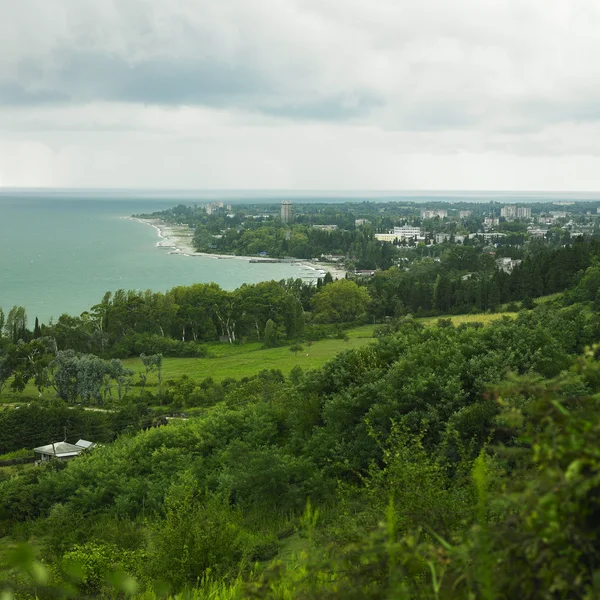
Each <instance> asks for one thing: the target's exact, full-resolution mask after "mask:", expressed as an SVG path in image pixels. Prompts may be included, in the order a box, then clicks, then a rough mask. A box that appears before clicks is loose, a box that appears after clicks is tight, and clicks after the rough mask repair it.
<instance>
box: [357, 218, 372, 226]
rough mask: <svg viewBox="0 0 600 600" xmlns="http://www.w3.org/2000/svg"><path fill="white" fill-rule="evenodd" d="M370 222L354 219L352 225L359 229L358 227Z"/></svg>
mask: <svg viewBox="0 0 600 600" xmlns="http://www.w3.org/2000/svg"><path fill="white" fill-rule="evenodd" d="M370 222H371V221H369V220H368V219H355V220H354V225H355V226H356V227H359V226H360V225H368V224H369V223H370Z"/></svg>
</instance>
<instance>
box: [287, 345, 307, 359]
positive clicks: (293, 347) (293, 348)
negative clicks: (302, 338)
mask: <svg viewBox="0 0 600 600" xmlns="http://www.w3.org/2000/svg"><path fill="white" fill-rule="evenodd" d="M303 350H304V346H302V345H301V344H293V345H291V346H290V352H293V353H294V356H298V352H302V351H303Z"/></svg>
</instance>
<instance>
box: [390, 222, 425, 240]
mask: <svg viewBox="0 0 600 600" xmlns="http://www.w3.org/2000/svg"><path fill="white" fill-rule="evenodd" d="M390 233H393V234H394V235H395V236H396V237H397V238H398V239H405V240H407V239H410V238H419V237H421V228H420V227H410V226H409V225H403V226H402V227H394V230H393V231H390Z"/></svg>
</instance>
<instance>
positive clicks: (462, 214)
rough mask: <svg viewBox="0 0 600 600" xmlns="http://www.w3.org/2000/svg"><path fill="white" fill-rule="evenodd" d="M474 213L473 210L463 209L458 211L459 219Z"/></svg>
mask: <svg viewBox="0 0 600 600" xmlns="http://www.w3.org/2000/svg"><path fill="white" fill-rule="evenodd" d="M472 214H473V211H472V210H461V211H459V213H458V218H459V219H468V218H469V217H470V216H471V215H472Z"/></svg>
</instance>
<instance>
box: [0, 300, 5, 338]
mask: <svg viewBox="0 0 600 600" xmlns="http://www.w3.org/2000/svg"><path fill="white" fill-rule="evenodd" d="M5 321H6V317H5V316H4V311H3V310H2V307H0V338H1V337H2V332H3V331H4V323H5Z"/></svg>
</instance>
